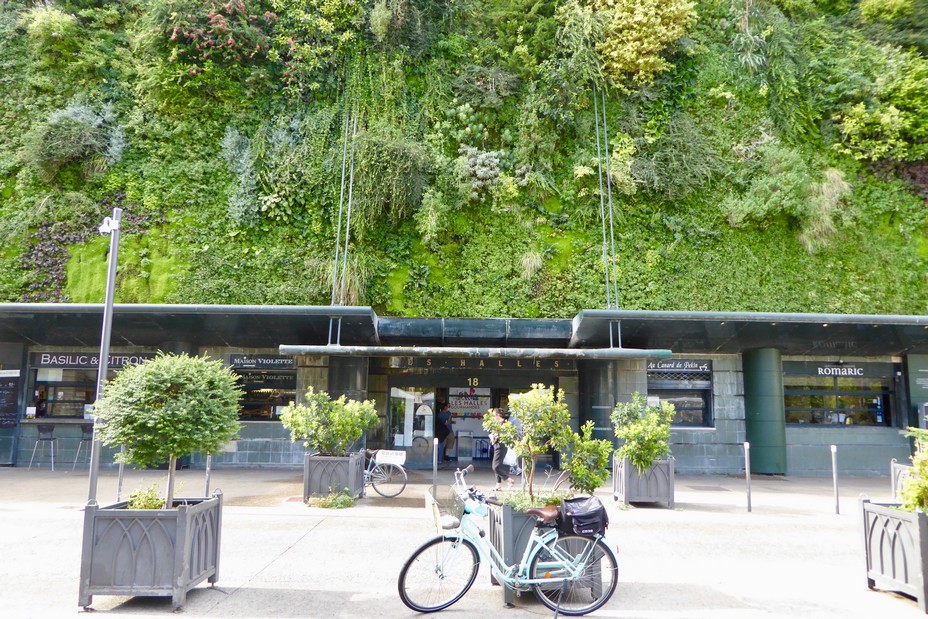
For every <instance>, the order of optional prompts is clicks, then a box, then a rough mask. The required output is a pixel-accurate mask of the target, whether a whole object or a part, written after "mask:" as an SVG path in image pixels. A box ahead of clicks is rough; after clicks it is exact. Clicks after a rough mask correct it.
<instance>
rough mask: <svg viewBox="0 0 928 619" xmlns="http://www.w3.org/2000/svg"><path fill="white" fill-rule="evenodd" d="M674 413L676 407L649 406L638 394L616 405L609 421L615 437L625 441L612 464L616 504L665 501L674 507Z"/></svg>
mask: <svg viewBox="0 0 928 619" xmlns="http://www.w3.org/2000/svg"><path fill="white" fill-rule="evenodd" d="M675 413H676V410H675V409H674V406H673V404H671V403H669V402H661V403H660V404H658V405H650V404H648V401H647V398H646V397H645V396H643V395H641V394H640V393H637V392H636V393H633V394H632V400H631V402H619V403H618V404H616V405H615V408H614V409H613V411H612V415H611V416H610V419H611V421H612V425H613V428H614V430H615V435H616V437H618V438H619V439H620V440H622V441H623V443H622V445H621V446H620V447H619V449H618V450H617V451H616V453H615V458H614V461H613V485H614V487H613V493H614V495H615V497H616V499H617V500H618V499H622V500H623V501H624V502H625V503H626V504H628V503H629V502H632V501H640V502H658V501H663V502H666V503H668V505H669V506H670V507H673V458H672V457H670V458H668V456H670V424H671V423H672V422H673V417H674V414H675ZM629 465H630V466H629Z"/></svg>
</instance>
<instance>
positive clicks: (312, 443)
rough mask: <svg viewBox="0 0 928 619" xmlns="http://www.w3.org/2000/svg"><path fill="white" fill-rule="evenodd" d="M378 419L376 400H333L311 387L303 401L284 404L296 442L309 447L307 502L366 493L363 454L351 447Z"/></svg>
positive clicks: (282, 416)
mask: <svg viewBox="0 0 928 619" xmlns="http://www.w3.org/2000/svg"><path fill="white" fill-rule="evenodd" d="M379 419H380V418H379V417H378V416H377V409H376V408H375V407H374V401H373V400H365V401H363V402H360V401H358V400H350V399H346V398H345V396H341V397H339V398H338V399H337V400H333V399H332V398H331V397H329V394H328V393H326V392H325V391H315V390H314V389H313V388H312V387H310V388H309V389H308V390H307V391H306V397H305V398H304V401H303V402H302V403H300V404H294V403H292V402H291V403H290V405H289V406H286V407H284V409H283V410H282V411H281V413H280V421H281V423H283V425H284V427H285V428H287V429H288V430H290V437H291V438H292V439H293V440H294V441H303V444H304V445H305V446H306V447H307V448H309V451H308V452H307V453H306V457H305V459H304V464H303V500H304V501H309V499H310V497H314V496H315V497H322V496H328V495H329V494H331V493H333V492H341V491H343V490H344V491H346V492H347V493H348V495H349V496H352V497H360V496H361V495H363V494H364V456H363V454H362V453H361V452H360V451H358V452H355V453H349V451H348V450H349V449H350V448H351V445H352V444H353V443H355V442H356V441H357V440H359V439H360V438H361V437H362V436H363V435H364V432H365V430H367V429H368V428H370V427H372V426H374V425H375V424H377V422H378V421H379Z"/></svg>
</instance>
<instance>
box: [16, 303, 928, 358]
mask: <svg viewBox="0 0 928 619" xmlns="http://www.w3.org/2000/svg"><path fill="white" fill-rule="evenodd" d="M102 317H103V305H102V304H99V305H97V304H55V303H8V304H0V343H22V344H26V345H42V346H69V347H70V346H73V347H84V348H95V347H97V346H98V345H99V343H100V329H101V326H102ZM332 318H335V319H338V318H340V319H341V340H340V343H341V345H342V346H345V347H353V346H408V347H419V348H421V347H445V348H453V347H461V348H488V349H489V348H501V349H526V348H539V349H608V348H610V340H609V329H610V325H612V326H613V334H615V324H616V323H617V322H620V323H621V333H622V341H621V344H622V346H623V347H625V348H628V349H638V350H641V351H649V350H672V351H673V352H674V353H675V354H686V353H689V354H711V353H731V354H737V353H741V352H743V351H745V350H750V349H753V348H764V347H772V348H777V349H779V350H780V351H781V352H782V353H783V354H786V355H809V356H833V355H848V356H854V355H857V356H869V355H901V354H906V353H921V354H928V317H926V316H878V315H838V314H773V313H755V314H752V313H736V312H644V311H624V310H583V311H581V312H580V313H579V314H577V315H576V317H574V318H573V319H572V320H565V319H556V320H548V319H516V318H511V319H510V318H486V319H470V318H393V317H384V318H381V317H378V316H377V315H376V314H375V313H374V311H373V310H372V309H371V308H370V307H345V306H331V307H330V306H247V305H126V304H117V305H116V306H115V308H114V316H113V332H112V345H113V346H139V347H145V348H157V347H159V346H163V345H165V344H166V343H171V342H184V343H188V344H190V345H191V346H194V347H208V346H230V347H242V348H273V349H277V348H278V347H279V346H281V345H287V346H324V345H326V344H329V343H330V342H334V341H335V335H334V334H333V336H332V338H331V339H330V337H329V325H330V322H331V319H332ZM334 324H335V327H336V328H337V325H338V321H337V320H336V321H335V323H334ZM824 325H827V326H824ZM615 344H616V345H617V344H618V342H615ZM506 354H509V353H506Z"/></svg>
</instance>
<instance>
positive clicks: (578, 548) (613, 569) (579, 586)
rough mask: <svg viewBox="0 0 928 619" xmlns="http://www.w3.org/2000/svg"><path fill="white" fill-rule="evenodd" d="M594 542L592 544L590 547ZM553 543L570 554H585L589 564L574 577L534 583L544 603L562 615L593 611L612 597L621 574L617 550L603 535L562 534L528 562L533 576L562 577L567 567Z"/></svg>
mask: <svg viewBox="0 0 928 619" xmlns="http://www.w3.org/2000/svg"><path fill="white" fill-rule="evenodd" d="M591 546H592V548H591ZM551 547H557V550H558V551H560V552H561V553H563V554H564V555H566V556H569V557H581V556H586V553H589V559H588V560H587V562H586V567H585V568H584V569H583V571H582V572H581V573H580V575H579V577H578V578H576V579H574V580H567V581H563V582H553V583H551V584H550V585H544V584H542V585H534V586H532V590H533V591H534V592H535V596H536V597H538V599H539V600H540V601H541V603H542V604H544V605H545V606H547V607H548V608H550V609H551V610H558V611H560V613H561V614H562V615H571V616H576V615H585V614H587V613H591V612H593V611H594V610H596V609H597V608H599V607H600V606H602V605H603V604H605V603H606V602H608V601H609V598H610V597H612V594H613V593H614V592H615V587H616V584H617V583H618V577H619V566H618V563H617V562H616V559H615V554H613V552H612V550H611V549H610V548H609V546H607V545H606V543H605V542H604V541H603V540H602V539H594V538H591V537H583V536H581V535H563V536H561V537H559V538H558V539H557V540H556V541H555V542H554V543H553V544H551V545H550V546H547V547H544V548H542V549H541V550H540V551H539V552H538V553H537V554H536V555H535V556H534V557H533V558H532V561H531V563H530V564H529V576H530V577H531V578H563V577H564V576H565V575H566V570H565V569H564V567H563V564H562V563H561V562H560V561H558V560H557V559H556V558H555V555H554V554H553V552H552V550H551Z"/></svg>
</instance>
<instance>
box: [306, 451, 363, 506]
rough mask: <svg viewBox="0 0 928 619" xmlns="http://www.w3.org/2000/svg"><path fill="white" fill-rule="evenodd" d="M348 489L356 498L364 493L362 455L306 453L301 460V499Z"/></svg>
mask: <svg viewBox="0 0 928 619" xmlns="http://www.w3.org/2000/svg"><path fill="white" fill-rule="evenodd" d="M346 488H347V489H348V494H350V495H351V496H353V497H355V498H357V497H360V496H363V494H364V455H363V454H362V453H361V452H356V453H351V454H348V455H347V456H317V455H315V454H306V456H305V458H304V460H303V501H304V502H306V501H308V500H309V498H310V497H313V496H326V495H329V494H331V493H333V492H341V491H342V490H344V489H346Z"/></svg>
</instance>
